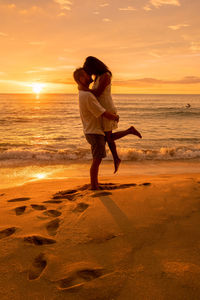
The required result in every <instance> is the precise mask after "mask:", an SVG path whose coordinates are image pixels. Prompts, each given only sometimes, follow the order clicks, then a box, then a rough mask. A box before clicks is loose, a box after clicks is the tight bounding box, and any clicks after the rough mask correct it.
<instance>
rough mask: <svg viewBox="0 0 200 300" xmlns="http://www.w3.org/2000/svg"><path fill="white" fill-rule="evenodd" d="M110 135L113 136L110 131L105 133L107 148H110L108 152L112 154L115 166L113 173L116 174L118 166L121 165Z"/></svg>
mask: <svg viewBox="0 0 200 300" xmlns="http://www.w3.org/2000/svg"><path fill="white" fill-rule="evenodd" d="M112 135H113V133H112V131H106V132H105V136H106V141H107V143H108V147H109V148H110V151H111V153H112V156H113V160H114V166H115V171H114V173H116V172H117V170H118V168H119V165H120V163H121V159H120V158H119V156H118V153H117V147H116V144H115V141H114V140H113V138H112Z"/></svg>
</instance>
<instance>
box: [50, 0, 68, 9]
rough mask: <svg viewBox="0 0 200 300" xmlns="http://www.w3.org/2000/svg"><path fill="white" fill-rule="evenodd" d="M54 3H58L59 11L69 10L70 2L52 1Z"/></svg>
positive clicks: (66, 0)
mask: <svg viewBox="0 0 200 300" xmlns="http://www.w3.org/2000/svg"><path fill="white" fill-rule="evenodd" d="M54 2H56V3H58V4H59V5H60V8H61V9H64V10H71V5H72V2H71V1H69V0H54Z"/></svg>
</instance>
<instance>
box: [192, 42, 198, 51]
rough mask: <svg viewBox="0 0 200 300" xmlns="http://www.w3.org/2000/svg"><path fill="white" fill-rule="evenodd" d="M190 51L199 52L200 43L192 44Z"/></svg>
mask: <svg viewBox="0 0 200 300" xmlns="http://www.w3.org/2000/svg"><path fill="white" fill-rule="evenodd" d="M190 50H192V51H194V52H199V51H200V42H192V43H191V46H190Z"/></svg>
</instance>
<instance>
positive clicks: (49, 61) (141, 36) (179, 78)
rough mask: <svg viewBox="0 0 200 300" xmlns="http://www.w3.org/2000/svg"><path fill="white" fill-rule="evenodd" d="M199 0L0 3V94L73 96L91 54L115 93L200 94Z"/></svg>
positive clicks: (1, 0) (8, 0)
mask: <svg viewBox="0 0 200 300" xmlns="http://www.w3.org/2000/svg"><path fill="white" fill-rule="evenodd" d="M199 11H200V1H199V0H190V1H189V0H123V1H122V0H105V1H104V0H70V1H69V0H0V15H1V18H0V49H1V50H0V51H1V55H0V66H1V69H0V93H19V92H32V85H33V83H35V82H40V83H44V88H43V92H46V93H55V92H58V93H74V92H75V93H76V91H77V90H76V86H75V84H74V82H73V79H72V73H73V70H74V69H75V68H76V67H80V66H81V65H82V64H83V61H84V58H85V57H86V56H88V55H93V56H97V57H98V58H99V59H101V60H103V61H104V62H105V63H106V64H107V65H108V66H109V67H110V69H111V71H112V72H113V92H114V93H193V94H200V71H199V70H200V18H199Z"/></svg>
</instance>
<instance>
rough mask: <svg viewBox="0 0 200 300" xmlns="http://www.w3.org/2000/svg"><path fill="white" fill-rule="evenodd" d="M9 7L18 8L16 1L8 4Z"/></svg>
mask: <svg viewBox="0 0 200 300" xmlns="http://www.w3.org/2000/svg"><path fill="white" fill-rule="evenodd" d="M8 8H16V5H15V4H14V3H12V4H8Z"/></svg>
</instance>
